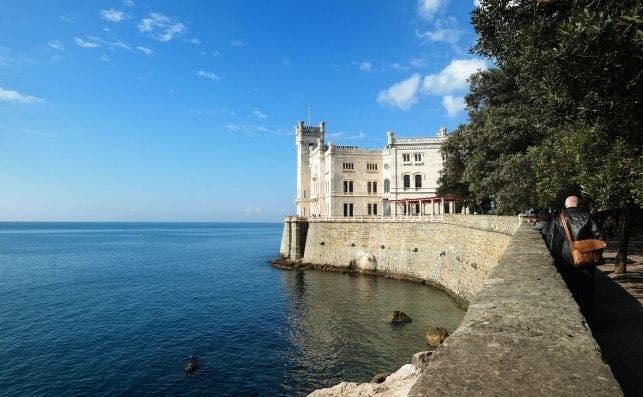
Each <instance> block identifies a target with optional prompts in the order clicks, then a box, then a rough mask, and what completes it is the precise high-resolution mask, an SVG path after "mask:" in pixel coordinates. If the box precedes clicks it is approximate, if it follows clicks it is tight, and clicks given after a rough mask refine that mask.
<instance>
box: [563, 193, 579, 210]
mask: <svg viewBox="0 0 643 397" xmlns="http://www.w3.org/2000/svg"><path fill="white" fill-rule="evenodd" d="M571 207H578V197H576V196H569V197H567V198H566V199H565V208H571Z"/></svg>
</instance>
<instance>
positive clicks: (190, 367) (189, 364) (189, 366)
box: [183, 356, 199, 374]
mask: <svg viewBox="0 0 643 397" xmlns="http://www.w3.org/2000/svg"><path fill="white" fill-rule="evenodd" d="M198 368H199V364H198V363H197V361H196V357H194V356H190V358H188V360H187V361H186V363H185V366H184V367H183V371H185V372H186V373H188V374H191V373H192V372H194V371H196V370H197V369H198Z"/></svg>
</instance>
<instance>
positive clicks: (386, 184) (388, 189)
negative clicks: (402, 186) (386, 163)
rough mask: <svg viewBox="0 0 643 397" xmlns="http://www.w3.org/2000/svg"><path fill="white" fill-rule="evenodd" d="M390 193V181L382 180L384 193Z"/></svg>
mask: <svg viewBox="0 0 643 397" xmlns="http://www.w3.org/2000/svg"><path fill="white" fill-rule="evenodd" d="M390 191H391V181H389V180H388V179H384V193H389V192H390Z"/></svg>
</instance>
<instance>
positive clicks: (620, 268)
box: [614, 205, 632, 274]
mask: <svg viewBox="0 0 643 397" xmlns="http://www.w3.org/2000/svg"><path fill="white" fill-rule="evenodd" d="M631 232H632V210H631V208H630V206H629V205H626V206H625V208H623V210H622V211H621V213H620V216H619V217H618V229H617V233H618V244H617V245H616V258H614V273H616V274H624V273H627V245H628V243H629V242H630V234H631Z"/></svg>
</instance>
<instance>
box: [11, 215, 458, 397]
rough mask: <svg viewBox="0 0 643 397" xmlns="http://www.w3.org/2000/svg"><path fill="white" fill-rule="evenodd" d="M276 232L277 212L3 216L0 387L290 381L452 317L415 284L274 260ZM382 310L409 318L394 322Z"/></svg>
mask: <svg viewBox="0 0 643 397" xmlns="http://www.w3.org/2000/svg"><path fill="white" fill-rule="evenodd" d="M280 236H281V225H280V224H216V223H209V224H197V223H190V224H179V223H170V224H161V223H0V395H56V396H58V395H75V396H79V395H92V396H93V395H182V396H190V395H216V396H225V395H266V396H273V395H302V394H306V393H307V392H310V391H311V390H313V389H315V388H318V387H325V386H330V385H332V384H334V383H337V382H339V381H341V380H346V379H350V380H361V381H367V380H369V379H370V378H371V377H372V375H373V374H375V373H377V372H382V371H392V370H395V369H396V368H398V367H399V366H400V365H402V364H404V363H406V362H409V360H410V355H411V354H412V353H414V352H416V351H420V350H424V349H425V348H426V347H425V345H424V340H423V335H424V333H425V332H426V330H427V329H428V328H430V327H432V326H437V325H441V326H445V327H446V328H447V329H449V330H452V329H455V328H456V327H457V325H458V324H459V323H460V321H461V319H462V316H463V314H464V312H463V311H462V310H461V309H460V308H458V306H457V305H456V304H455V302H454V301H453V300H452V299H450V298H449V297H448V296H447V295H446V294H444V293H443V292H441V291H437V290H434V289H431V288H429V287H426V286H422V285H418V284H414V283H409V282H404V281H397V280H387V279H382V278H376V277H369V276H347V275H341V274H336V273H324V272H316V271H281V270H277V269H274V268H272V267H270V266H269V264H268V263H267V262H268V261H269V260H270V259H272V258H274V257H275V256H276V254H277V251H278V247H279V239H280ZM392 310H403V311H405V312H406V313H407V314H409V315H410V316H411V317H412V318H413V319H414V321H413V322H412V323H411V324H408V325H407V326H402V327H391V326H390V325H388V324H387V323H386V318H387V316H388V314H389V313H390V312H391V311H392ZM189 355H195V356H197V357H198V360H199V363H200V368H199V370H198V371H196V372H195V373H193V374H189V375H188V374H185V373H184V372H183V370H182V368H183V364H184V361H185V359H186V358H187V357H188V356H189Z"/></svg>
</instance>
